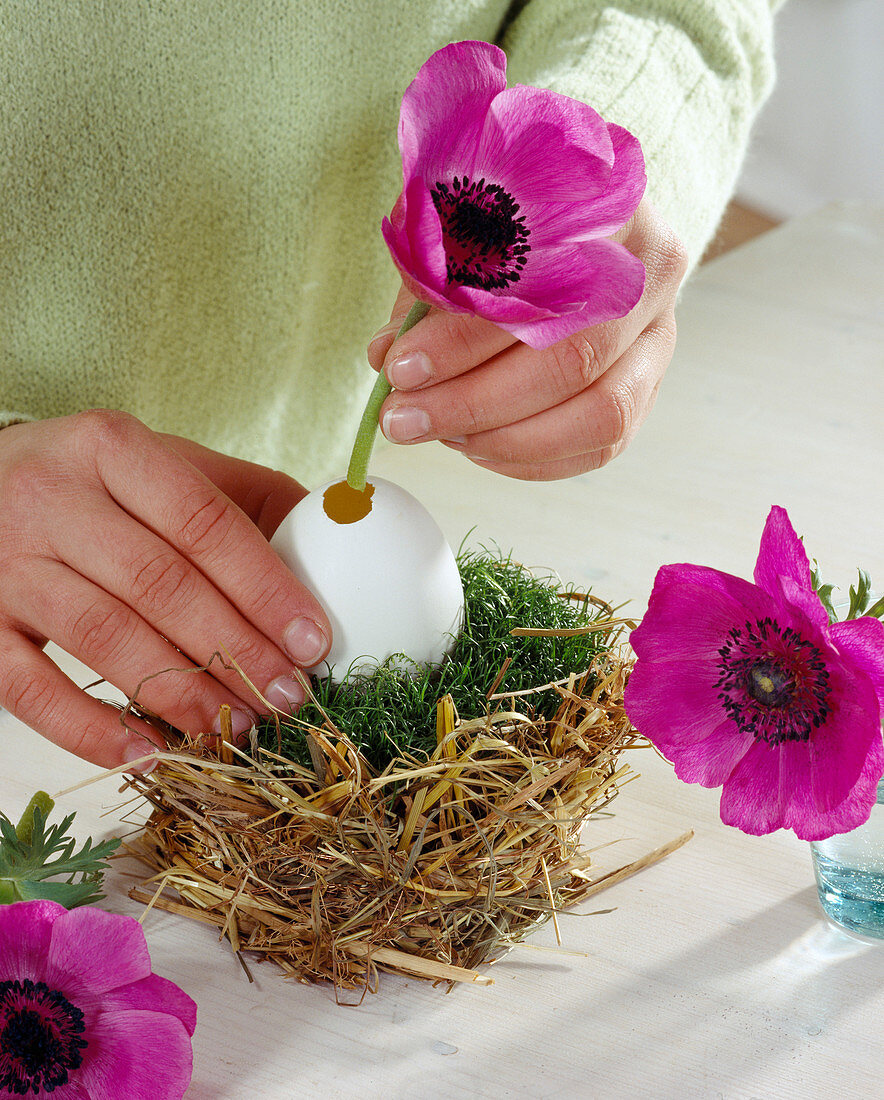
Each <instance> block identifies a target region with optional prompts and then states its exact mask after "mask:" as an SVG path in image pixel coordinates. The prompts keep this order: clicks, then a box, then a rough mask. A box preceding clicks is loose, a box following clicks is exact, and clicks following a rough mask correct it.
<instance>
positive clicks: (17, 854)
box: [0, 792, 120, 909]
mask: <svg viewBox="0 0 884 1100" xmlns="http://www.w3.org/2000/svg"><path fill="white" fill-rule="evenodd" d="M40 795H42V792H40ZM40 795H35V796H34V798H33V799H32V800H31V802H30V804H29V805H28V808H27V810H25V813H24V815H23V816H22V820H21V822H20V823H19V826H18V828H15V827H14V826H13V824H12V822H11V821H10V820H9V818H8V817H6V816H5V815H4V814H0V904H9V903H10V902H12V901H26V900H29V899H32V898H47V899H50V900H52V901H57V902H59V903H60V904H62V905H64V906H65V907H66V908H67V909H73V908H75V907H76V906H78V905H91V904H93V903H94V902H96V901H98V900H100V899H101V898H102V897H103V896H104V895H103V893H102V892H101V886H102V882H103V879H104V873H105V871H106V866H105V863H104V861H105V860H106V859H107V858H108V856H110V855H111V853H112V852H114V851H116V849H117V848H118V847H119V844H120V841H119V840H118V839H112V840H105V841H102V842H101V843H100V844H95V845H93V843H92V838H91V837H87V839H86V841H85V842H84V843H83V845H82V847H81V848H80V849H79V851H77V850H76V847H77V841H76V840H75V838H74V837H72V836H68V835H67V833H68V830H69V829H70V827H71V823H72V822H73V820H74V815H73V814H68V815H67V817H65V818H64V819H63V820H62V821H61V822H60V823H59V824H57V825H52V826H47V823H46V818H47V816H48V813H49V810H51V807H52V800H51V799H49V796H48V795H42V797H41V796H40ZM47 807H48V808H47ZM50 880H51V881H50ZM58 880H62V881H58Z"/></svg>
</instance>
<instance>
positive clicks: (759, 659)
mask: <svg viewBox="0 0 884 1100" xmlns="http://www.w3.org/2000/svg"><path fill="white" fill-rule="evenodd" d="M718 656H719V661H718V670H719V677H718V682H717V684H716V687H717V688H718V689H719V692H718V698H719V699H720V700H721V702H722V705H723V706H724V709H725V711H726V712H727V714H728V717H729V718H732V719H733V721H734V722H736V724H737V725H738V726H739V728H740V729H741V730H743V731H744V732H746V733H751V734H752V736H753V737H754V738H755V739H756V741H766V742H767V743H768V744H769V745H779V744H781V743H782V742H783V741H807V740H808V738H809V737H810V734H811V732H812V731H813V730H815V729H816V728H817V727H819V726H821V725H822V723H823V722H824V721H825V720H826V717H827V716H828V714H829V694H830V692H831V687H830V685H829V670H828V668H827V666H826V661H825V658H824V656H823V654H822V653H821V651H820V650H819V649H818V648H817V646H815V645H814V644H813V642H810V641H808V640H807V639H806V638H802V637H801V635H800V634H799V633H798V632H797V631H796V630H794V629H793V628H792V627H785V628H783V627H781V626H779V624H778V623H775V622H774V621H773V619H758V620H756V622H755V623H751V622H747V623H746V624H745V626H743V627H734V628H733V630H731V631H729V632H728V636H727V641H726V642H725V644H724V645H723V646H722V647H721V649H719V651H718Z"/></svg>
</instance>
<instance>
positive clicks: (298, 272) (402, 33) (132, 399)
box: [0, 0, 776, 486]
mask: <svg viewBox="0 0 884 1100" xmlns="http://www.w3.org/2000/svg"><path fill="white" fill-rule="evenodd" d="M775 6H776V2H775V0H622V2H619V3H614V2H605V0H529V2H517V3H514V4H511V3H510V2H509V0H383V2H380V0H309V2H308V0H88V2H87V0H65V2H64V3H45V2H42V0H3V3H2V5H0V72H2V74H3V79H2V85H0V89H2V90H0V150H2V153H0V163H2V169H0V171H2V175H0V425H2V424H3V423H8V422H9V421H10V420H12V419H29V418H38V417H48V416H57V415H62V414H65V413H69V412H73V411H75V410H78V409H83V408H89V407H95V406H103V407H113V408H121V409H127V410H129V411H131V412H133V413H135V414H136V415H137V416H139V417H140V418H141V419H143V420H144V421H145V422H146V423H147V424H149V425H150V426H151V427H153V428H155V429H157V430H162V431H168V432H174V433H177V434H180V435H185V436H189V437H191V438H193V439H196V440H198V441H200V442H202V443H205V444H207V445H208V446H211V447H215V448H217V449H220V450H225V451H228V452H229V453H232V454H237V455H240V456H241V457H244V458H249V459H251V460H253V461H257V462H264V463H267V464H269V465H273V466H277V467H279V468H282V469H285V470H286V471H287V472H289V473H291V474H292V475H293V476H294V477H296V478H298V479H299V480H300V481H302V482H304V483H305V484H307V485H308V486H309V485H312V484H316V483H317V482H318V481H320V480H323V479H325V478H326V477H329V476H332V475H334V474H336V473H340V472H342V471H343V470H344V469H345V466H346V458H347V453H348V450H349V446H350V443H351V440H352V435H353V432H354V430H355V424H356V422H357V420H358V417H359V413H360V411H361V408H362V405H363V403H364V400H365V396H366V393H367V390H368V389H369V388H370V385H371V382H372V380H373V377H374V375H373V372H372V371H371V370H370V368H369V367H368V366H367V364H366V361H365V346H366V343H367V341H368V340H369V338H370V337H371V336H372V334H373V333H374V331H375V330H376V329H377V328H378V327H379V326H380V325H381V324H383V323H384V322H386V320H387V318H388V316H389V310H390V306H391V304H392V301H393V298H394V295H395V291H396V288H397V285H398V277H397V275H396V273H395V271H394V268H393V265H392V263H391V261H390V259H389V257H388V255H387V254H386V250H385V248H384V245H383V243H382V240H381V234H380V222H381V218H382V217H383V215H384V214H385V213H386V212H387V211H388V210H389V209H390V207H391V206H392V204H393V201H394V200H395V198H396V195H397V193H398V190H399V186H400V181H401V174H400V165H399V154H398V148H397V145H396V125H397V118H398V109H399V100H400V97H401V94H402V91H403V90H404V89H405V87H406V85H407V84H408V82H409V81H410V80H411V78H412V77H413V76H414V74H415V73H416V71H417V69H418V68H419V67H420V65H421V63H422V62H423V61H424V60H425V59H426V58H427V56H428V55H429V54H430V53H432V52H433V51H434V50H436V49H437V48H439V47H440V46H442V45H444V44H446V43H447V42H450V41H456V40H459V39H464V38H481V39H487V40H491V41H498V42H499V43H500V44H501V45H503V47H504V48H505V49H506V51H507V54H508V56H509V79H510V82H511V83H515V82H521V83H527V84H535V85H539V86H544V87H549V88H553V89H555V90H557V91H560V92H564V93H566V94H568V95H571V96H575V97H578V98H581V99H584V100H586V101H587V102H589V103H591V104H592V105H593V106H594V107H596V109H598V110H599V111H601V113H602V114H603V115H605V116H606V117H607V118H608V119H609V120H611V121H614V122H619V123H621V124H623V125H625V126H627V127H629V129H631V130H632V131H633V132H634V133H635V134H636V135H637V136H638V137H639V138H640V140H641V142H642V145H643V147H644V150H645V155H646V158H647V163H648V175H649V185H648V193H649V195H650V197H651V198H652V200H653V201H654V202H655V203H656V204H657V205H658V207H659V208H660V209H661V211H662V213H663V215H664V217H665V218H666V219H667V220H668V221H669V222H670V224H671V225H672V226H673V227H674V228H675V230H676V231H677V232H678V233H679V234H680V235H681V237H682V239H683V240H684V241H685V243H686V244H687V247H688V250H689V253H690V255H691V257H692V258H693V259H694V260H696V259H697V258H698V257H699V256H700V254H701V252H702V250H703V246H704V245H705V243H706V242H707V241H708V239H709V238H710V236H711V235H712V233H713V232H714V229H715V226H716V223H717V221H718V219H719V216H720V213H721V211H722V209H723V207H724V204H725V202H726V200H727V198H728V196H729V195H730V192H731V190H732V187H733V185H734V181H735V178H736V174H737V171H738V168H739V164H740V161H741V158H742V155H743V152H744V149H745V145H746V141H747V136H748V131H749V126H750V123H751V121H752V118H753V116H754V114H755V112H756V110H757V108H758V106H759V104H760V103H761V101H762V99H763V97H764V95H765V94H766V92H767V90H768V88H769V86H770V83H771V78H772V61H771V54H772V47H771V37H772V33H771V11H770V9H771V7H775Z"/></svg>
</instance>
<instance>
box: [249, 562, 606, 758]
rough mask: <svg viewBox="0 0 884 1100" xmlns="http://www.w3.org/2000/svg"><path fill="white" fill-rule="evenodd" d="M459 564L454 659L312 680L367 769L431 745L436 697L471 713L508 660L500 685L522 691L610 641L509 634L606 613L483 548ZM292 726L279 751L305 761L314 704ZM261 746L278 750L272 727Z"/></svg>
mask: <svg viewBox="0 0 884 1100" xmlns="http://www.w3.org/2000/svg"><path fill="white" fill-rule="evenodd" d="M458 566H459V568H460V573H461V578H462V580H463V585H464V601H465V623H464V629H463V631H462V632H461V635H460V637H459V638H458V641H457V643H456V645H455V647H454V650H453V651H452V653H451V656H450V658H449V659H448V660H447V661H446V663H445V664H444V665H443V666H442V667H441V668H439V669H431V670H420V671H419V673H418V674H417V675H413V674H409V673H406V672H403V671H399V670H396V669H392V668H390V667H389V665H383V666H381V667H380V668H379V669H378V670H377V671H376V672H375V673H374V674H373V675H372V676H370V677H355V678H353V679H352V680H350V681H345V682H344V683H342V684H341V685H340V686H338V687H335V686H333V685H332V684H331V683H330V682H329V681H328V680H320V679H314V680H313V682H312V686H313V691H314V693H315V695H316V699H317V702H318V703H319V705H320V706H321V707H322V709H323V710H324V711H325V713H326V714H327V715H328V716H329V717H330V718H331V720H332V721H333V722H334V724H335V726H336V727H337V728H338V729H339V730H341V731H342V732H344V733H346V734H347V736H348V737H349V738H350V739H351V740H352V741H353V742H354V743H355V744H357V745H358V746H359V747H360V749H361V750H362V752H363V753H364V755H365V756H366V758H367V759H368V760H369V762H370V763H371V765H372V766H373V767H375V768H377V769H379V770H382V769H383V768H384V767H385V766H386V765H387V764H388V763H389V761H390V760H391V759H393V758H394V757H395V756H398V755H399V754H400V753H402V752H407V753H409V754H411V755H417V756H423V755H425V754H429V753H430V752H432V751H433V749H434V748H435V747H436V701H437V700H438V699H439V698H440V697H441V696H442V695H445V694H448V693H450V694H451V696H452V698H453V700H454V705H455V707H456V708H457V712H458V714H459V715H461V717H475V716H477V715H481V714H483V713H485V711H486V710H487V709H488V708H489V706H490V707H492V708H493V707H494V706H495V705H496V704H493V703H492V704H489V703H488V701H487V699H486V695H487V693H488V690H489V688H490V687H491V686H492V684H493V683H494V681H495V678H496V677H497V674H498V672H499V670H500V669H501V668H502V666H503V664H504V662H505V661H506V659H507V658H510V665H509V667H508V668H507V671H506V675H505V677H504V679H503V681H502V683H501V685H500V687H499V688H498V689H497V690H506V691H519V690H522V689H524V688H533V687H538V686H540V685H542V684H548V683H551V682H553V681H556V680H561V679H563V678H564V677H566V676H568V675H569V674H570V673H572V672H577V673H579V672H583V671H584V670H585V669H586V668H588V667H589V665H590V664H591V662H592V659H593V657H594V656H595V655H596V653H598V651H599V650H600V649H601V648H603V647H604V646H606V644H607V643H606V641H605V637H606V635H605V633H604V632H603V631H600V632H598V633H589V634H582V635H578V636H576V637H572V638H549V637H516V638H514V637H512V636H511V634H510V631H511V630H512V629H513V628H514V627H542V628H560V629H561V628H565V629H567V628H569V627H579V626H585V625H586V624H588V623H591V622H593V621H595V620H598V619H599V618H601V617H603V616H605V615H607V614H608V610H607V609H605V610H604V611H603V612H602V611H600V610H599V608H598V607H596V606H595V605H594V604H592V603H590V602H589V601H588V600H586V599H585V598H581V599H577V600H575V599H567V598H563V597H562V595H560V594H559V593H560V590H561V583H560V582H559V580H558V578H555V577H540V576H536V575H535V574H533V573H530V572H528V570H526V569H525V568H524V567H522V566H521V565H519V564H517V563H516V562H514V561H512V560H511V559H510V558H502V557H501V556H499V555H493V554H490V553H488V552H485V551H483V552H481V553H476V552H473V553H469V552H462V553H461V554H460V555H459V556H458ZM520 702H521V708H522V709H526V708H528V707H529V706H530V707H532V708H533V713H534V714H536V715H539V716H544V717H550V716H552V714H554V713H555V711H556V709H557V707H558V705H559V702H560V698H559V696H558V694H557V693H556V692H555V691H544V692H540V693H538V694H536V695H532V696H530V697H529V699H523V700H521V701H520ZM298 720H299V721H298V722H297V723H295V722H292V723H283V724H282V727H281V736H282V744H281V751H282V754H283V755H284V756H287V757H288V758H289V759H292V760H296V761H297V762H298V763H302V764H305V765H307V766H309V763H310V756H309V753H308V751H307V745H306V738H305V733H304V730H303V728H302V726H301V724H300V723H307V724H309V725H315V726H322V725H323V717H322V714H320V712H319V711H318V710H317V708H316V707H315V706H313V704H311V703H308V704H307V705H305V706H304V707H302V709H301V711H300V712H299V714H298ZM259 741H260V743H261V744H262V745H263V746H264V747H266V748H268V749H271V750H272V751H279V749H280V742H279V739H278V735H277V727H276V723H275V721H273V720H267V721H265V722H264V723H263V724H262V726H261V727H260V728H259Z"/></svg>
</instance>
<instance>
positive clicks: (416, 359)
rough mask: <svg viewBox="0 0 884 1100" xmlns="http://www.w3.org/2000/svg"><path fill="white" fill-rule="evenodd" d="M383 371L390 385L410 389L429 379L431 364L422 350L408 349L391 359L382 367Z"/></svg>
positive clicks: (431, 369) (431, 371) (399, 388)
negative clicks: (403, 353)
mask: <svg viewBox="0 0 884 1100" xmlns="http://www.w3.org/2000/svg"><path fill="white" fill-rule="evenodd" d="M384 373H385V374H386V376H387V381H388V382H389V383H390V385H391V386H395V387H396V389H397V390H411V389H414V388H415V386H422V385H423V384H424V382H428V381H429V380H430V376H431V375H432V373H433V364H432V363H431V362H430V357H429V356H428V355H426V354H425V353H424V352H422V351H409V352H406V354H405V355H397V356H396V358H395V359H393V360H391V361H390V362H389V363H388V364H387V365H386V367H384Z"/></svg>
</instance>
